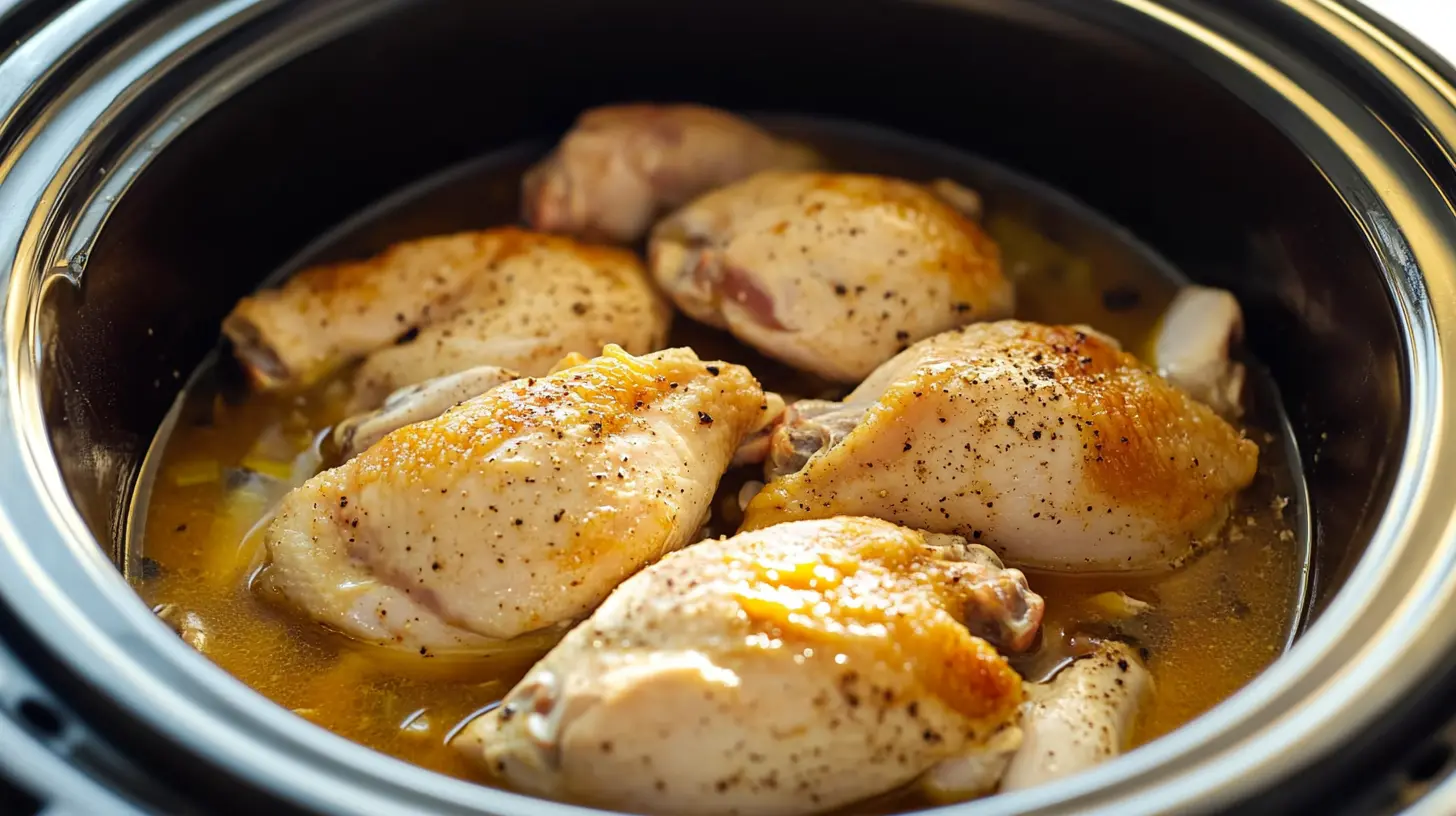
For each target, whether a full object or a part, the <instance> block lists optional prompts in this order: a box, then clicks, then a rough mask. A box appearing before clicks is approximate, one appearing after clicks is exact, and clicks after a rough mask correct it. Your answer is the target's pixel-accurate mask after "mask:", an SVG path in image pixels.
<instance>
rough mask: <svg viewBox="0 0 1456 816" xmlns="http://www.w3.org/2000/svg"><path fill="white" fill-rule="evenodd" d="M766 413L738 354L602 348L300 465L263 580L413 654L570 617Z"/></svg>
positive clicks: (697, 503) (694, 512) (648, 555)
mask: <svg viewBox="0 0 1456 816" xmlns="http://www.w3.org/2000/svg"><path fill="white" fill-rule="evenodd" d="M766 413H767V412H766V411H765V403H764V395H763V391H762V389H761V388H760V387H759V385H758V382H757V381H756V380H754V378H753V376H752V375H751V374H749V372H748V370H747V369H745V368H743V367H741V366H736V365H730V364H726V363H714V362H708V363H704V362H702V361H700V360H699V359H698V358H697V356H696V355H695V354H693V353H692V352H691V351H690V350H687V349H670V350H667V351H662V352H657V353H655V354H649V355H646V356H644V357H633V356H632V355H629V354H627V353H626V352H624V351H622V350H621V349H620V348H618V347H615V346H613V347H609V348H608V349H607V350H606V351H605V352H604V353H603V356H601V357H598V358H596V359H593V360H591V361H589V362H587V363H584V364H582V365H578V366H574V367H569V368H566V369H564V370H561V371H559V372H557V373H555V374H552V375H551V376H549V377H544V378H539V379H522V380H515V381H513V382H509V383H505V384H503V385H499V386H497V387H495V388H492V389H490V390H489V391H487V392H485V393H484V394H482V395H481V396H479V397H476V398H474V399H471V400H469V401H467V402H465V403H463V404H461V405H460V406H458V407H456V408H452V409H451V410H449V411H447V412H446V413H444V414H443V415H441V416H439V417H437V418H435V419H432V420H428V421H425V422H419V423H416V424H413V425H408V426H406V427H403V428H400V429H399V430H396V431H394V432H393V433H390V434H389V435H387V436H385V437H384V438H383V439H382V440H381V441H379V442H378V443H377V444H375V445H374V446H373V447H371V448H369V449H368V450H366V451H364V452H363V453H361V454H359V455H358V456H356V457H354V458H353V459H350V460H349V461H348V462H346V463H345V464H343V465H341V466H339V467H337V468H334V469H332V470H327V471H324V472H323V473H320V474H319V475H317V476H315V477H314V478H312V479H310V480H309V481H308V482H306V483H305V484H304V485H303V486H302V487H300V488H298V489H297V490H294V491H293V492H292V493H290V494H289V495H288V496H287V498H285V499H284V501H283V504H282V507H281V509H280V511H279V513H278V515H277V517H276V518H275V519H274V521H273V523H272V525H271V527H270V528H269V530H268V533H267V546H268V554H269V558H270V563H269V564H268V566H267V567H266V568H265V570H264V573H263V575H262V577H261V581H260V584H259V585H260V587H262V588H264V589H265V590H272V591H275V592H277V593H280V594H281V595H282V596H284V598H286V599H287V600H288V601H290V602H292V603H293V604H294V605H296V606H297V607H299V608H301V609H303V610H304V611H306V612H307V613H308V614H310V615H312V616H313V617H314V618H315V619H317V620H319V621H321V622H323V623H325V624H328V625H329V626H332V627H333V628H335V629H339V630H342V631H343V632H345V633H348V634H350V635H353V636H354V637H356V638H359V639H360V640H364V641H369V642H375V643H380V644H385V645H389V646H394V647H398V648H400V649H405V650H410V651H417V652H419V653H420V654H434V653H438V652H447V651H453V650H466V651H469V650H471V649H472V648H476V647H480V646H482V645H484V644H486V643H488V641H489V639H499V638H510V637H513V636H516V635H520V634H523V633H526V632H530V631H533V630H536V629H540V628H542V627H546V626H550V625H552V624H556V623H562V622H568V621H572V620H574V619H577V618H579V617H580V616H582V615H585V614H586V613H588V612H590V611H591V610H592V608H593V607H595V606H596V605H597V604H598V603H600V602H601V600H602V599H603V598H605V597H606V596H607V594H608V593H609V592H610V591H611V590H612V588H613V587H615V586H616V585H617V584H618V583H619V582H620V581H622V580H623V579H624V578H626V577H627V576H629V575H631V574H632V573H634V572H636V571H637V570H638V569H640V568H641V567H643V566H644V565H646V564H648V563H651V562H653V561H655V560H656V559H657V558H659V557H661V556H662V555H663V554H664V553H666V552H669V551H671V550H674V549H677V548H678V547H681V546H682V545H684V544H686V543H687V542H688V541H689V540H691V538H692V536H693V535H694V534H695V533H696V531H697V530H698V528H699V527H700V526H701V525H702V523H703V522H704V520H705V519H706V517H707V514H708V509H709V504H710V502H711V500H712V496H713V491H714V489H715V488H716V487H717V484H718V480H719V478H720V477H721V476H722V474H723V472H724V470H725V469H726V468H727V466H728V462H729V460H730V459H731V458H732V456H733V452H734V449H735V448H736V447H737V446H738V444H739V442H740V441H741V440H742V439H743V437H745V436H746V435H747V434H749V433H750V432H751V431H753V430H754V429H755V428H756V426H757V425H758V424H759V423H761V422H762V421H763V417H764V415H765V414H766Z"/></svg>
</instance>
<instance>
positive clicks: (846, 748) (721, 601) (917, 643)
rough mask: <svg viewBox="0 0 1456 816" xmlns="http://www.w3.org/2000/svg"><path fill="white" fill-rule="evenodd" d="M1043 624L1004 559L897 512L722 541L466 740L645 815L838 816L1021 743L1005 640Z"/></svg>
mask: <svg viewBox="0 0 1456 816" xmlns="http://www.w3.org/2000/svg"><path fill="white" fill-rule="evenodd" d="M1041 614H1042V600H1041V598H1040V597H1038V596H1037V595H1036V594H1034V593H1033V592H1031V591H1030V590H1029V589H1028V588H1027V586H1026V581H1025V578H1024V577H1023V576H1022V575H1021V573H1019V572H1017V571H1016V570H1008V569H1003V568H1002V566H1001V564H1000V562H999V561H997V560H996V558H995V556H994V555H992V554H991V552H990V551H989V550H986V549H985V548H983V547H978V546H975V545H971V544H968V543H967V542H966V541H965V540H964V539H961V538H956V537H951V536H926V535H922V534H921V533H918V532H915V531H913V530H908V529H905V528H902V527H898V526H896V525H893V524H889V523H887V522H883V521H879V520H875V519H867V518H836V519H827V520H819V521H808V522H799V523H793V524H785V525H780V526H777V527H773V528H770V529H767V530H761V531H757V532H752V533H744V534H740V535H738V536H735V537H733V538H730V539H719V540H711V541H705V542H701V543H698V544H695V545H693V546H692V547H689V548H687V549H685V550H682V551H680V552H677V553H674V554H672V555H670V556H668V557H666V558H664V559H663V560H662V561H660V562H658V563H657V564H656V565H654V566H652V567H649V568H648V569H646V570H644V571H643V572H641V573H639V574H637V575H636V576H633V577H632V578H631V579H629V580H628V581H627V582H626V583H624V584H622V586H621V587H619V588H618V589H617V591H616V592H614V593H612V595H611V597H609V598H608V599H607V600H606V602H605V603H603V604H602V606H601V607H600V608H598V609H597V611H596V612H595V613H593V615H592V616H591V617H590V618H589V619H587V620H586V621H585V622H583V623H582V624H580V625H579V626H577V628H575V629H574V630H572V631H571V633H570V634H568V635H567V636H566V638H565V639H564V640H563V641H562V642H561V643H560V644H559V645H558V646H557V647H556V648H555V649H554V650H553V651H552V652H551V653H550V654H548V655H547V656H546V657H545V658H544V659H543V660H542V661H541V662H540V663H538V664H537V665H536V666H535V668H533V669H532V670H531V672H530V673H529V674H528V675H527V676H526V677H525V678H524V679H523V680H522V681H521V682H520V684H519V685H517V686H516V687H515V689H513V690H512V691H511V693H510V694H509V695H507V697H506V699H505V701H504V702H503V704H502V705H501V706H500V707H499V708H497V709H495V710H494V711H491V712H489V713H487V714H485V715H483V716H482V717H480V718H479V719H477V720H475V721H474V722H472V723H471V724H470V725H468V726H467V727H466V728H465V730H464V731H463V732H462V733H461V735H460V736H459V737H458V738H457V739H456V742H455V744H456V745H457V746H458V747H459V748H460V749H461V750H463V751H465V752H466V753H467V755H469V756H471V757H474V758H477V759H479V760H480V761H482V762H483V763H484V764H485V765H486V767H488V768H490V769H492V770H493V771H494V772H495V773H496V774H497V775H498V776H500V777H501V778H503V779H504V780H505V781H507V782H508V783H510V784H512V785H513V786H515V787H518V788H520V789H522V790H525V791H529V792H532V793H537V794H543V795H548V796H553V797H560V798H568V799H571V800H573V801H579V802H584V803H589V804H592V805H596V806H600V807H608V808H616V809H620V810H624V811H627V812H632V813H653V814H673V815H674V816H692V815H693V814H737V813H752V814H762V815H763V816H774V814H805V813H816V812H820V811H825V810H830V809H833V808H836V807H839V806H842V805H845V804H848V803H851V802H854V801H857V800H860V799H864V798H866V797H869V796H873V795H875V794H879V793H882V792H885V791H888V790H891V789H893V788H896V787H898V786H900V785H902V784H905V783H907V782H910V781H912V780H914V779H915V778H916V777H918V776H920V775H921V774H923V773H925V772H926V771H927V770H930V769H932V768H934V767H935V766H936V765H937V764H938V763H941V762H944V761H955V760H958V759H959V758H961V757H965V756H968V755H974V754H976V753H979V752H981V751H983V750H987V749H988V746H992V745H994V746H996V747H997V748H998V749H999V748H1001V747H1004V745H1005V744H1007V743H1008V741H1009V742H1011V743H1014V742H1015V733H1014V731H1015V729H1016V721H1017V717H1018V712H1019V706H1020V704H1021V702H1022V699H1023V698H1022V684H1021V678H1020V677H1018V676H1017V675H1016V673H1015V672H1014V671H1012V670H1011V668H1010V667H1009V666H1008V665H1007V663H1006V661H1005V659H1004V658H1003V657H1002V655H1001V654H999V653H998V652H997V651H996V647H997V646H999V647H1000V648H1003V649H1007V650H1014V649H1018V648H1022V647H1024V646H1025V645H1027V644H1028V643H1029V642H1030V641H1031V640H1032V638H1033V637H1034V635H1035V633H1036V629H1037V627H1038V625H1039V623H1040V619H1041ZM983 638H989V639H990V642H988V640H986V639H983ZM1008 732H1010V733H1009V734H1008Z"/></svg>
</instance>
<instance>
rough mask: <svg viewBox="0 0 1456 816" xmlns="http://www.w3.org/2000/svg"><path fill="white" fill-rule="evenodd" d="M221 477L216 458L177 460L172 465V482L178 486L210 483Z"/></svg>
mask: <svg viewBox="0 0 1456 816" xmlns="http://www.w3.org/2000/svg"><path fill="white" fill-rule="evenodd" d="M221 478H222V467H221V466H220V465H218V463H217V460H216V459H199V460H197V461H193V462H179V463H178V464H175V465H173V466H172V483H173V484H175V485H177V486H178V487H194V486H196V485H203V484H212V483H214V482H216V481H217V480H218V479H221Z"/></svg>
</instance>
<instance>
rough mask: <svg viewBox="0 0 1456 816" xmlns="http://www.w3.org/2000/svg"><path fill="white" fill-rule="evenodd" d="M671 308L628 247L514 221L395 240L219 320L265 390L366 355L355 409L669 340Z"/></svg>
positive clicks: (300, 278)
mask: <svg viewBox="0 0 1456 816" xmlns="http://www.w3.org/2000/svg"><path fill="white" fill-rule="evenodd" d="M670 317H671V315H670V312H669V310H668V308H667V305H666V303H665V302H664V301H663V300H662V299H661V297H660V296H659V295H658V294H657V293H656V292H655V291H654V289H653V287H652V284H651V282H650V281H649V280H648V278H647V276H646V273H645V271H644V270H643V268H642V265H641V263H640V262H639V261H638V260H637V258H636V257H635V256H633V255H632V254H631V253H629V252H626V251H624V250H620V249H615V248H611V247H598V246H590V245H586V244H580V243H577V242H575V241H573V240H571V239H569V238H562V237H558V236H550V235H540V234H536V233H530V232H525V231H522V230H519V229H515V228H509V227H507V228H501V229H491V230H485V231H482V232H465V233H458V234H454V235H444V236H437V237H432V238H422V239H419V240H415V241H406V242H404V243H401V244H396V245H395V246H393V247H391V248H390V249H388V250H386V251H385V252H384V253H382V254H380V255H378V256H376V257H374V258H370V259H368V260H365V261H355V262H349V263H341V264H333V265H329V266H320V267H314V268H311V269H307V270H305V271H303V272H300V273H299V274H298V275H295V276H294V277H293V278H291V279H290V280H289V281H288V282H287V283H285V284H284V285H283V286H282V287H281V288H278V289H270V290H266V291H263V292H260V293H258V294H256V295H254V296H251V297H246V298H243V300H242V301H240V302H239V303H238V305H237V306H236V307H235V308H234V309H233V312H232V314H231V315H229V316H228V318H227V320H226V321H225V322H224V323H223V331H224V333H225V334H226V335H227V336H228V337H229V338H230V339H231V340H232V341H233V344H234V346H235V348H236V353H237V355H238V357H239V359H240V360H242V361H243V363H244V365H245V366H247V367H248V369H249V370H250V372H251V373H252V375H253V378H254V380H255V381H257V382H258V383H259V384H260V385H262V386H263V387H270V388H278V387H295V386H302V385H307V384H309V383H311V382H313V381H316V380H317V379H318V378H320V377H321V376H323V375H325V374H327V373H329V372H331V371H333V370H335V369H337V368H338V367H339V366H341V365H344V364H346V363H349V362H352V361H354V360H358V359H360V358H362V357H366V356H368V357H369V359H368V360H367V361H366V362H365V364H364V366H363V368H362V369H361V371H360V372H359V374H358V379H357V381H356V385H357V387H358V389H359V393H358V394H357V398H356V401H355V407H356V408H357V409H360V410H363V409H370V408H374V407H377V406H378V404H379V402H380V400H382V399H383V398H384V397H385V396H386V395H388V394H389V393H390V392H392V391H394V390H396V389H398V388H402V387H404V386H407V385H412V384H415V383H419V382H422V381H424V380H427V379H430V378H432V377H437V376H443V375H446V374H453V373H455V372H457V371H461V370H464V369H467V368H473V367H475V366H479V365H494V366H500V367H503V368H510V369H514V370H516V371H520V372H521V373H522V374H525V375H527V376H537V375H541V374H545V373H546V372H547V371H548V370H550V367H551V365H552V364H553V363H555V362H556V361H557V360H559V359H560V358H561V357H562V356H563V355H565V354H567V353H568V352H572V351H576V352H582V353H586V354H596V353H597V352H599V351H601V349H602V346H604V345H606V344H607V343H616V344H617V345H620V346H622V347H623V348H625V349H627V351H629V352H631V353H634V354H644V353H646V352H649V351H653V350H655V349H657V348H659V347H660V346H661V344H662V343H663V342H664V338H665V337H666V335H667V328H668V321H669V319H670Z"/></svg>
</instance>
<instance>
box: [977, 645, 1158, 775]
mask: <svg viewBox="0 0 1456 816" xmlns="http://www.w3.org/2000/svg"><path fill="white" fill-rule="evenodd" d="M1152 692H1153V679H1152V676H1151V675H1150V674H1148V670H1147V667H1145V666H1144V665H1143V662H1142V661H1141V660H1139V659H1138V656H1137V653H1136V652H1134V651H1133V650H1132V648H1131V647H1129V646H1127V645H1126V644H1123V643H1117V642H1115V641H1107V642H1104V643H1100V644H1098V645H1097V648H1096V649H1095V650H1094V651H1093V652H1092V654H1090V655H1087V656H1085V657H1082V658H1080V659H1078V660H1077V661H1075V662H1073V663H1072V664H1071V665H1070V666H1067V667H1066V668H1064V669H1062V670H1061V671H1060V672H1058V673H1057V676H1056V677H1054V678H1052V680H1051V682H1049V683H1045V684H1035V685H1028V686H1027V694H1028V697H1029V698H1030V699H1029V700H1028V701H1027V705H1026V712H1025V715H1024V716H1023V718H1022V723H1021V729H1022V733H1023V738H1022V742H1021V747H1020V748H1018V749H1017V750H1016V752H1015V753H1014V754H1013V755H1012V756H1011V758H1010V763H1009V764H1008V766H1007V768H1006V773H1005V775H1003V776H1002V778H1001V790H1003V791H1012V790H1019V789H1021V788H1029V787H1032V786H1034V785H1040V784H1042V783H1045V782H1050V781H1052V780H1054V779H1061V778H1062V777H1066V776H1071V775H1072V774H1075V773H1080V772H1081V771H1085V770H1087V769H1088V768H1092V767H1094V766H1096V765H1099V764H1101V763H1103V762H1106V761H1107V760H1109V759H1112V758H1113V757H1115V756H1117V755H1119V754H1121V753H1122V751H1123V749H1125V748H1126V747H1127V744H1128V742H1129V740H1130V739H1131V737H1132V732H1133V724H1134V723H1135V721H1136V719H1137V713H1138V709H1139V708H1140V707H1141V706H1142V703H1143V702H1144V701H1145V700H1146V699H1147V698H1148V696H1149V695H1151V694H1152Z"/></svg>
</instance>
